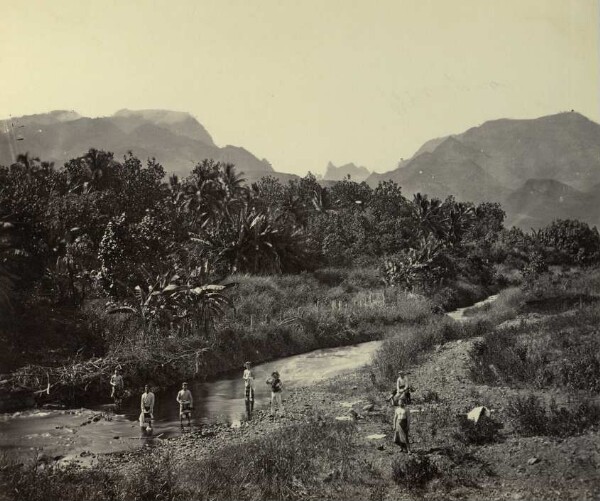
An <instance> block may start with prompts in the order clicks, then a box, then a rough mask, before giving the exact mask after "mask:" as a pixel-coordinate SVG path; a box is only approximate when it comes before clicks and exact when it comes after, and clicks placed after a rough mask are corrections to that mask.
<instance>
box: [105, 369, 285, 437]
mask: <svg viewBox="0 0 600 501" xmlns="http://www.w3.org/2000/svg"><path fill="white" fill-rule="evenodd" d="M243 380H244V401H245V404H246V416H247V418H248V420H250V419H252V413H253V412H254V372H253V371H252V364H251V363H250V362H246V363H245V364H244V374H243ZM266 384H267V385H269V386H270V387H271V415H274V413H275V410H276V409H277V410H279V411H280V412H281V413H282V414H283V401H282V398H281V397H282V392H283V384H282V382H281V377H280V376H279V373H278V372H277V371H274V372H273V373H272V374H271V376H270V377H269V378H268V379H267V380H266ZM110 386H111V388H112V389H111V398H112V399H113V401H114V403H115V407H116V408H119V407H120V405H121V401H122V399H123V396H124V394H125V384H124V380H123V375H122V374H121V369H120V368H119V367H117V368H116V369H115V372H114V374H113V375H112V376H111V378H110ZM155 400H156V397H155V395H154V393H153V392H152V390H151V389H150V386H149V385H145V386H144V393H142V398H141V402H140V410H141V412H140V417H139V422H140V428H141V429H142V433H144V434H151V433H152V422H153V420H154V403H155ZM176 401H177V403H178V404H179V422H180V424H181V429H182V430H183V429H184V424H183V423H184V420H187V424H188V426H189V427H191V423H192V410H193V408H194V397H193V396H192V392H191V391H190V390H189V388H188V384H187V383H182V385H181V390H179V392H178V393H177V398H176Z"/></svg>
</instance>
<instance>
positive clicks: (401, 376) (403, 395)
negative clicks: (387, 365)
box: [395, 370, 411, 405]
mask: <svg viewBox="0 0 600 501" xmlns="http://www.w3.org/2000/svg"><path fill="white" fill-rule="evenodd" d="M407 374H408V373H407V372H406V371H404V370H400V371H398V379H397V380H396V395H395V399H396V400H397V401H400V400H404V401H405V403H406V404H408V405H410V403H411V397H410V388H409V386H408V376H407Z"/></svg>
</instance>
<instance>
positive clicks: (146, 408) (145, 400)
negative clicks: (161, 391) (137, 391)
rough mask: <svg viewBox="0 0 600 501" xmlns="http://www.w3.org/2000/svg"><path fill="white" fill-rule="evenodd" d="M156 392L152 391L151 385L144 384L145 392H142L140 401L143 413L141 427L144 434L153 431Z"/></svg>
mask: <svg viewBox="0 0 600 501" xmlns="http://www.w3.org/2000/svg"><path fill="white" fill-rule="evenodd" d="M154 401H155V398H154V393H153V392H152V391H150V386H148V385H146V386H144V393H142V400H141V403H140V407H141V411H142V412H141V414H140V428H141V429H142V434H144V435H146V434H148V435H149V434H151V433H152V420H153V419H154Z"/></svg>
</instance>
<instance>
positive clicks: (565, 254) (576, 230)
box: [537, 219, 600, 264]
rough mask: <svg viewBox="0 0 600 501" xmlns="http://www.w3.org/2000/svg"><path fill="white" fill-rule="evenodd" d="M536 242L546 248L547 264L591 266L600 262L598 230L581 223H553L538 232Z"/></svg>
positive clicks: (570, 220) (562, 221)
mask: <svg viewBox="0 0 600 501" xmlns="http://www.w3.org/2000/svg"><path fill="white" fill-rule="evenodd" d="M537 240H538V241H539V242H540V243H542V244H543V245H544V246H545V247H546V250H547V252H548V263H549V264H592V263H596V262H598V261H599V260H600V234H599V233H598V229H597V228H596V227H594V228H590V227H589V225H588V224H587V223H584V222H582V221H577V220H573V219H566V220H561V219H558V220H556V221H553V222H552V223H550V224H549V225H548V226H547V227H545V228H542V229H541V230H540V231H539V232H538V234H537Z"/></svg>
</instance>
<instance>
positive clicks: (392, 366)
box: [372, 317, 490, 388]
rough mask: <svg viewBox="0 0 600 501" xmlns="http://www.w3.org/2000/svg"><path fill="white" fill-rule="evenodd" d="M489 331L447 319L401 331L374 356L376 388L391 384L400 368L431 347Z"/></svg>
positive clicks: (482, 326) (484, 324) (483, 326)
mask: <svg viewBox="0 0 600 501" xmlns="http://www.w3.org/2000/svg"><path fill="white" fill-rule="evenodd" d="M489 328H490V325H489V324H488V323H487V322H486V321H483V320H479V321H474V322H463V323H459V322H455V321H454V320H452V319H450V318H447V317H437V318H436V317H434V318H432V319H431V320H430V321H429V322H427V323H425V324H422V325H418V326H408V327H406V328H403V329H401V330H400V331H398V332H397V333H396V335H394V336H393V337H390V338H388V339H386V340H385V341H384V343H383V345H382V347H381V348H380V349H379V350H378V351H377V353H376V354H375V357H374V360H373V365H372V370H373V372H374V374H375V376H376V379H377V382H378V385H379V387H380V388H384V387H386V386H389V385H390V384H393V383H395V381H396V378H397V377H398V375H397V373H398V370H399V369H400V368H403V369H407V368H409V367H411V366H413V365H416V364H417V363H419V362H420V361H421V359H422V357H423V355H424V354H425V353H427V352H428V351H430V350H431V349H433V348H434V346H435V345H441V344H444V343H446V342H448V341H453V340H457V339H465V338H469V337H474V336H480V335H483V334H484V332H486V331H487V330H488V329H489Z"/></svg>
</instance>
